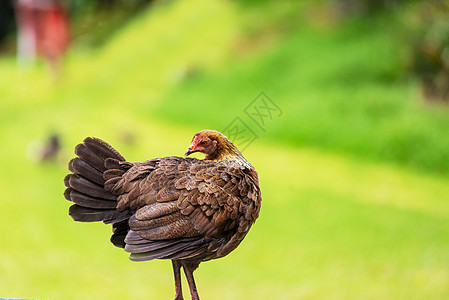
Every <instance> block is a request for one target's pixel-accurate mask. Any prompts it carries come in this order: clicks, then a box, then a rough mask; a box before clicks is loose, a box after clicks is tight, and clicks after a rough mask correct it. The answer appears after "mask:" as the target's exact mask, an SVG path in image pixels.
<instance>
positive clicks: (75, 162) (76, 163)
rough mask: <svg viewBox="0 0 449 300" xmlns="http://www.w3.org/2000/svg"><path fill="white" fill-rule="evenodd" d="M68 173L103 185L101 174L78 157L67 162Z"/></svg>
mask: <svg viewBox="0 0 449 300" xmlns="http://www.w3.org/2000/svg"><path fill="white" fill-rule="evenodd" d="M69 171H71V172H72V173H74V174H83V176H84V177H86V178H87V179H89V180H90V181H93V182H95V183H96V184H99V185H104V179H103V174H102V173H101V172H100V171H98V170H97V169H95V168H94V167H92V166H91V165H89V164H88V163H87V162H85V161H84V160H82V159H80V158H79V157H75V158H74V159H72V160H71V161H70V162H69Z"/></svg>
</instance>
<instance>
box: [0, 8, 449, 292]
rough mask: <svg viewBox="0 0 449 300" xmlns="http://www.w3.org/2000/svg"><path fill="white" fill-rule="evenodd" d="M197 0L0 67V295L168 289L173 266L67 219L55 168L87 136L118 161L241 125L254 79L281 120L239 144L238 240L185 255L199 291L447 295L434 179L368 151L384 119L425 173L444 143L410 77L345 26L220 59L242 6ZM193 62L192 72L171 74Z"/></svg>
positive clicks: (439, 120)
mask: <svg viewBox="0 0 449 300" xmlns="http://www.w3.org/2000/svg"><path fill="white" fill-rule="evenodd" d="M195 3H196V4H198V7H201V8H198V9H195V10H189V12H190V14H186V13H185V11H186V9H187V8H188V7H187V4H186V3H185V2H172V3H170V4H169V5H166V6H158V7H156V8H154V9H151V10H149V11H148V12H144V13H143V14H142V16H141V17H140V18H138V19H136V20H135V21H133V23H132V24H130V25H129V26H127V27H126V28H123V29H122V31H121V32H120V33H119V34H118V35H116V36H115V37H114V39H113V40H111V42H110V43H109V44H108V45H106V46H105V47H104V48H102V49H98V50H96V51H95V52H93V53H72V54H71V56H70V57H69V59H68V62H67V68H66V70H65V72H66V73H65V74H66V76H65V77H64V78H62V79H61V80H60V81H59V82H57V84H55V83H54V82H52V80H51V79H49V78H48V77H46V76H45V69H44V67H43V66H40V67H38V68H36V69H30V70H26V71H18V70H16V68H15V63H14V62H13V61H11V60H8V59H3V60H1V61H0V82H1V84H0V99H1V102H0V127H1V130H0V141H1V142H2V147H1V148H0V149H1V150H0V166H1V168H0V190H1V191H2V193H1V199H0V200H1V201H0V211H1V212H2V217H1V218H0V228H2V241H3V244H2V247H1V248H0V274H2V276H0V297H20V298H40V299H104V298H107V299H131V298H132V299H170V298H172V297H173V294H174V291H173V278H172V277H173V275H172V271H171V264H170V262H168V261H152V262H147V263H133V262H130V261H129V260H128V258H127V254H126V253H124V252H123V251H122V250H121V249H118V248H115V247H114V246H112V244H111V243H110V242H109V237H110V234H111V229H110V226H105V225H104V224H83V223H75V222H73V221H72V220H71V218H70V217H69V216H68V214H67V210H68V207H69V206H70V203H68V202H67V201H65V200H64V198H63V196H62V193H63V191H64V186H63V182H62V179H63V177H64V176H65V174H66V173H67V172H68V171H67V167H66V163H67V162H68V160H69V159H70V158H71V157H73V148H74V146H75V145H76V144H77V143H79V142H80V141H82V139H83V138H84V137H86V136H97V137H101V138H104V139H105V140H107V141H109V142H110V143H111V144H112V145H114V146H116V148H117V149H118V150H119V151H120V152H121V153H122V154H123V155H124V156H125V157H126V158H127V159H129V160H131V161H141V160H145V159H149V158H153V157H159V156H168V155H182V154H183V153H184V152H185V150H186V147H187V146H188V144H189V142H190V140H191V136H192V135H193V134H194V133H195V132H196V131H197V130H199V129H204V128H207V127H212V128H216V129H221V128H223V127H225V126H226V125H227V124H228V122H229V121H231V120H232V119H233V118H235V117H236V116H241V117H243V118H244V120H245V121H248V119H247V118H245V117H244V113H243V111H242V110H243V108H244V107H245V106H246V105H247V103H248V102H249V101H250V100H251V99H252V98H253V97H254V96H255V95H256V94H257V93H258V92H259V91H260V90H262V89H263V90H265V91H266V92H267V93H268V94H269V95H270V96H271V97H272V98H273V100H275V101H276V103H278V105H279V106H281V108H282V109H283V111H284V114H283V116H282V117H281V118H279V119H275V120H273V121H272V122H271V123H270V124H269V126H267V131H266V132H265V133H262V132H261V131H260V130H258V129H256V130H258V131H257V133H258V134H259V136H260V137H259V139H257V140H256V141H255V142H254V143H253V144H251V146H250V147H248V148H247V149H246V150H245V151H244V155H245V157H246V158H247V159H248V160H249V161H250V162H251V163H252V164H253V165H254V166H255V167H256V168H257V170H258V172H259V175H260V178H261V187H262V195H263V202H262V205H263V206H262V210H261V214H260V218H259V220H258V221H257V222H256V224H255V225H254V227H253V228H252V229H251V231H250V233H249V234H248V236H247V238H246V239H245V241H244V242H243V243H242V244H241V246H239V248H238V249H237V250H235V251H234V252H233V253H231V254H230V255H229V256H227V257H225V258H223V259H219V260H216V261H211V262H207V263H204V264H202V265H201V266H200V268H199V270H198V271H197V272H196V279H197V284H198V288H199V291H200V295H201V296H202V298H203V299H273V298H278V299H447V298H448V296H449V288H448V285H447V282H448V280H449V254H448V253H449V226H448V225H449V217H448V216H449V202H448V201H447V195H448V194H449V179H448V178H447V176H443V175H439V174H437V172H433V173H425V172H423V171H417V170H416V168H415V167H418V168H421V167H422V166H421V165H419V164H416V163H410V164H409V165H410V166H411V167H410V166H398V164H396V163H390V162H388V160H391V161H392V162H398V161H400V162H401V160H399V159H398V158H397V157H396V156H394V155H396V154H394V152H392V153H393V154H391V155H392V157H388V156H386V155H384V154H382V153H384V152H379V151H380V150H379V148H376V147H381V145H377V143H378V142H379V141H383V138H385V135H386V136H387V137H391V136H393V135H387V128H389V129H396V130H393V133H394V134H395V135H396V136H397V139H398V143H399V145H402V146H401V147H404V148H405V150H407V149H408V147H409V146H410V145H413V143H416V141H419V140H420V139H419V138H418V139H414V138H413V136H417V137H421V136H424V137H426V138H428V139H429V140H428V141H429V142H428V143H429V144H428V145H427V144H425V145H427V146H428V147H429V148H427V150H428V151H429V153H430V154H429V160H427V158H426V156H422V157H421V158H422V161H423V162H424V163H428V164H429V167H428V169H430V170H438V169H435V168H434V165H433V164H434V161H433V160H432V157H433V156H432V155H434V154H433V152H432V151H437V152H438V151H439V152H438V153H443V150H444V145H445V143H446V142H445V140H440V141H439V143H438V144H437V142H436V141H437V137H439V136H440V134H441V132H442V128H443V127H444V126H445V125H444V122H443V121H444V120H445V119H446V118H447V116H445V113H444V112H438V111H432V109H427V108H426V109H424V110H422V111H421V110H419V109H418V108H419V107H418V105H416V104H415V103H414V102H413V101H412V100H413V99H414V97H415V96H416V90H415V89H416V87H415V86H414V85H413V84H412V83H403V82H401V81H400V80H399V81H398V79H397V78H396V77H397V76H398V75H397V74H396V67H395V66H397V65H395V64H397V55H396V54H394V53H395V49H394V41H392V40H390V39H388V38H386V37H385V36H384V35H383V34H381V33H380V32H379V31H377V30H376V29H375V28H366V26H367V25H366V24H365V25H363V24H364V23H363V22H362V23H360V24H359V23H357V22H360V21H353V22H356V23H351V24H352V25H355V24H357V26H351V24H347V25H344V24H343V25H342V26H343V27H339V28H340V29H332V28H327V29H317V28H314V27H307V28H304V29H295V30H294V31H293V33H291V34H290V35H288V36H287V34H286V35H285V36H282V35H280V36H277V35H275V36H276V37H274V38H273V40H270V41H269V42H268V45H269V46H266V45H267V44H265V41H261V43H262V44H263V45H265V46H261V48H259V49H256V50H257V51H256V50H254V49H252V51H253V52H250V53H253V55H249V57H248V54H247V52H245V51H244V52H245V53H246V54H242V55H243V56H244V57H246V59H243V56H238V57H237V58H233V56H235V52H234V51H236V50H235V46H234V45H235V43H237V44H238V43H239V41H240V39H241V38H242V36H245V32H243V31H241V29H240V27H239V26H243V25H240V24H241V23H239V22H243V21H242V18H244V17H242V12H243V11H242V10H241V8H239V7H237V6H234V5H233V4H232V3H228V2H215V1H206V0H197V1H196V2H195ZM262 12H264V11H263V10H262ZM192 20H194V22H192ZM212 20H213V21H214V22H212ZM374 22H375V20H374ZM243 23H244V22H243ZM168 24H170V26H172V27H173V28H171V32H173V36H170V35H167V34H166V31H165V29H164V27H166V26H169V25H168ZM289 26H290V25H289ZM359 26H360V27H359ZM364 26H365V27H364ZM359 28H361V29H359ZM368 29H369V30H370V31H369V33H370V35H368V34H367V35H366V36H365V37H364V38H363V39H362V40H360V41H358V38H360V36H359V35H360V33H361V32H365V31H364V30H368ZM316 30H319V31H318V32H319V33H320V34H318V33H317V31H316ZM218 32H219V33H220V34H217V33H218ZM175 33H176V34H175ZM256 33H257V32H256ZM178 35H179V36H182V37H184V38H182V39H180V38H176V36H178ZM256 35H257V34H256ZM187 36H188V38H187ZM369 36H370V37H371V38H369ZM142 37H148V39H143V38H142ZM150 37H151V38H150ZM284 38H285V40H284ZM256 39H258V38H257V37H256ZM281 41H282V42H281ZM379 43H381V44H382V45H385V47H382V49H385V50H384V51H385V52H381V53H378V51H379V49H378V48H376V45H378V44H379ZM210 44H212V46H210V47H208V48H207V49H208V51H209V52H208V53H207V55H205V54H204V53H203V52H202V51H201V49H202V48H204V47H206V45H210ZM303 45H306V46H303ZM324 49H328V50H327V51H325V50H324ZM332 49H333V51H336V53H340V55H337V54H336V53H333V51H330V50H332ZM346 49H347V51H348V53H346V54H344V53H342V52H341V51H343V50H346ZM360 51H362V52H361V53H360ZM239 53H240V52H239ZM239 55H240V54H239ZM317 56H319V57H320V59H317V58H316V57H317ZM336 56H338V58H339V59H338V60H337V62H336V61H335V57H336ZM362 56H368V57H371V56H374V57H378V56H382V57H383V58H385V60H384V61H383V62H380V63H378V64H373V63H372V62H371V61H369V62H366V61H365V60H364V59H362ZM295 57H311V58H315V59H314V60H299V59H295ZM354 60H355V61H354ZM314 62H315V63H314ZM354 63H356V66H358V68H360V69H361V70H364V72H362V75H360V74H359V75H357V68H355V67H352V68H351V67H350V66H351V65H353V64H354ZM192 67H193V69H195V70H198V72H197V73H195V72H194V75H193V76H192V77H189V76H187V77H183V76H182V74H185V73H186V70H188V69H190V68H192ZM297 70H300V72H299V71H298V72H297ZM270 72H272V73H270ZM187 73H189V72H187ZM342 74H346V77H343V78H342V77H341V76H342ZM344 78H346V79H344ZM385 78H387V79H385ZM388 78H393V79H394V80H393V82H390V80H389V79H388ZM345 80H348V83H346V84H344V82H345ZM332 82H333V84H330V83H332ZM24 83H26V85H25V84H24ZM324 87H326V88H324ZM404 95H408V96H404ZM346 97H349V98H347V99H351V100H350V101H349V100H348V101H347V102H346V101H345V99H346ZM379 99H380V100H379ZM377 100H379V102H378V101H377ZM349 104H352V105H349ZM421 112H422V113H421ZM348 115H351V116H352V118H350V119H348ZM375 115H376V116H378V117H374V116H375ZM393 119H394V120H396V121H395V122H392V121H391V120H393ZM424 121H425V122H424ZM354 124H356V125H358V126H360V127H357V126H355V125H354ZM381 125H382V126H384V127H382V126H381ZM412 125H414V126H412ZM252 126H254V125H252ZM379 126H380V127H379ZM395 126H396V127H395ZM378 128H379V129H378ZM376 129H378V130H379V132H378V133H377V130H376ZM414 130H415V131H414ZM50 131H57V132H59V133H60V134H61V136H62V142H63V144H62V146H63V148H62V153H61V154H60V157H59V158H58V161H56V162H54V163H48V164H44V163H39V162H36V161H34V160H33V157H34V153H35V152H34V151H35V145H36V142H35V141H36V140H43V139H44V137H45V136H46V134H47V133H48V132H50ZM420 132H421V133H422V135H420V134H418V133H420ZM432 132H433V133H432ZM367 133H369V134H367ZM130 134H131V136H132V137H133V139H132V140H133V141H134V142H133V143H129V142H126V139H125V138H124V136H129V135H130ZM376 134H377V135H376ZM428 136H429V137H428ZM432 143H434V144H432ZM429 145H432V147H430V146H429ZM427 146H426V147H427ZM433 146H435V147H436V148H435V149H437V150H435V149H434V147H433ZM364 147H365V148H364ZM373 147H374V148H373ZM438 147H439V148H438ZM324 148H325V149H327V150H323V149H324ZM371 148H373V150H370V149H371ZM364 149H365V150H366V151H367V153H366V154H363V153H362V152H363V151H365V150H364ZM412 149H413V150H414V151H418V150H419V149H418V150H417V148H412ZM412 149H410V150H407V151H411V150H412ZM438 149H439V150H438ZM370 151H371V152H370ZM376 151H377V152H376ZM385 151H386V150H385ZM419 151H421V150H419ZM419 151H418V153H420V155H423V153H424V152H422V151H421V152H419ZM343 152H347V153H343ZM385 153H390V152H389V151H386V152H385ZM400 153H404V152H400ZM354 154H356V155H354ZM416 155H418V154H416ZM373 157H375V158H376V159H377V161H375V163H374V162H373V161H372V160H371V158H373ZM435 157H437V156H435ZM366 158H368V159H369V160H366ZM381 160H387V162H380V161H381ZM405 163H406V164H408V162H405ZM444 163H447V162H446V160H445V161H444ZM422 168H423V169H426V168H424V167H422ZM441 172H442V173H445V172H444V171H441ZM184 286H185V287H186V284H185V283H184ZM185 295H186V296H188V293H187V291H186V290H185Z"/></svg>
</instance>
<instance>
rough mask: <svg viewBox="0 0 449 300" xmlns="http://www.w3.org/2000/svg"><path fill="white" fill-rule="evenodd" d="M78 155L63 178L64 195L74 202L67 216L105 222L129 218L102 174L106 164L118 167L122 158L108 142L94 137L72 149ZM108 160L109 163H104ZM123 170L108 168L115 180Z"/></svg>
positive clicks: (105, 170)
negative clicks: (118, 206) (121, 209)
mask: <svg viewBox="0 0 449 300" xmlns="http://www.w3.org/2000/svg"><path fill="white" fill-rule="evenodd" d="M75 154H76V155H77V156H78V157H76V158H74V159H72V160H71V161H70V162H69V170H70V171H71V172H73V174H69V175H67V176H66V177H65V178H64V184H65V186H66V187H67V189H66V190H65V192H64V197H65V198H66V199H67V200H69V201H72V202H74V203H75V204H74V205H72V206H71V207H70V209H69V215H70V216H71V217H72V218H73V219H74V220H75V221H80V222H96V221H103V222H104V223H106V224H109V223H117V222H121V221H124V220H126V219H128V218H129V217H130V214H129V212H127V211H122V212H120V211H117V209H116V208H117V197H118V196H117V195H115V194H113V193H112V192H111V191H110V190H108V189H105V177H104V175H105V174H104V173H105V172H108V170H109V167H118V168H119V167H120V163H121V162H124V161H125V158H124V157H123V156H122V155H121V154H120V153H119V152H118V151H117V150H115V149H114V148H113V147H112V146H110V145H109V144H108V143H106V142H104V141H102V140H100V139H97V138H90V137H88V138H86V139H84V141H83V143H82V144H79V145H78V146H76V148H75ZM106 161H108V165H107V164H106ZM124 172H125V171H121V172H118V171H117V170H115V168H114V170H111V171H109V173H110V176H108V179H110V178H111V177H114V176H118V178H114V180H117V179H120V177H119V176H121V175H123V173H124Z"/></svg>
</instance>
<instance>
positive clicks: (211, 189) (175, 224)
mask: <svg viewBox="0 0 449 300" xmlns="http://www.w3.org/2000/svg"><path fill="white" fill-rule="evenodd" d="M108 172H110V174H111V177H112V178H111V179H109V180H114V176H113V175H114V174H116V173H117V174H120V172H116V171H108ZM105 185H106V186H108V181H107V182H106V184H105ZM110 191H111V192H112V193H114V194H118V195H119V197H118V210H130V211H133V212H135V214H134V216H133V217H131V219H130V221H129V227H130V229H131V231H130V233H129V234H132V235H135V234H137V235H138V236H140V237H141V238H142V240H143V241H145V240H147V241H148V242H147V243H144V242H142V241H140V242H139V243H137V244H135V243H132V244H130V245H133V246H129V247H128V248H127V251H128V252H131V253H143V252H145V251H144V249H153V248H157V249H159V248H158V246H157V245H156V246H155V245H153V244H154V243H156V244H157V243H158V242H162V241H168V240H177V239H182V238H201V239H203V240H202V241H203V242H202V244H201V245H202V246H201V248H202V249H203V251H199V252H198V251H197V250H198V248H195V249H196V252H195V253H200V252H201V253H202V254H204V253H205V252H207V251H209V250H211V248H210V245H211V243H212V241H213V240H214V241H216V240H220V243H219V244H220V247H217V245H216V244H217V243H212V244H214V247H213V248H214V249H215V250H214V251H218V253H220V256H222V255H226V254H227V253H229V252H230V251H232V250H233V249H234V248H235V247H236V246H237V245H238V244H239V243H240V241H241V240H242V239H243V237H244V236H245V235H246V233H247V231H248V230H249V227H250V226H251V224H252V223H253V222H254V220H255V219H256V218H257V216H258V213H259V209H260V190H259V187H258V178H257V173H256V172H255V170H254V169H247V168H246V167H244V166H241V165H239V164H238V163H236V162H230V161H223V162H211V161H200V160H197V159H192V158H187V159H186V158H180V157H166V158H160V159H155V160H150V161H146V162H143V163H135V164H133V166H132V167H131V168H130V169H129V170H128V171H127V172H126V173H125V174H123V175H121V176H120V179H119V180H118V181H116V182H114V185H113V186H111V188H110ZM224 237H225V238H224ZM128 240H130V241H131V240H132V239H128ZM194 240H195V242H196V241H197V240H196V239H194ZM125 242H126V240H125ZM148 243H150V244H151V245H148ZM185 243H186V245H185V247H184V248H183V249H184V250H185V249H187V248H188V249H191V250H189V251H184V250H183V251H181V250H179V249H178V248H179V247H180V245H179V244H177V243H174V244H173V249H171V248H170V247H171V246H167V245H165V244H164V247H163V248H164V249H165V250H164V251H159V250H158V251H156V252H154V250H151V254H148V255H147V256H144V255H143V256H142V255H140V254H139V255H140V256H139V259H142V257H147V258H148V259H152V258H162V257H163V255H165V256H167V255H168V256H170V255H171V256H173V255H175V252H176V253H178V252H179V253H178V254H177V256H176V257H184V258H185V257H187V256H188V255H191V253H192V251H193V248H192V246H193V245H190V246H189V245H188V244H189V243H188V242H187V241H186V242H185ZM139 245H140V246H139ZM174 245H176V247H175V246H174ZM181 248H182V247H181ZM125 249H126V248H125ZM170 249H171V250H170ZM175 249H177V250H176V251H175ZM208 249H209V250H208ZM170 251H172V252H170ZM159 252H160V255H159V254H157V253H159Z"/></svg>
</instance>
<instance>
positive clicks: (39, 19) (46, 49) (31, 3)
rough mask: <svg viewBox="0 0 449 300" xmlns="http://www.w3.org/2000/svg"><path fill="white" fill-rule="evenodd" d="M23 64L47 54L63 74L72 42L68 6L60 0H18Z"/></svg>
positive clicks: (54, 70)
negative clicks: (62, 65) (64, 57)
mask: <svg viewBox="0 0 449 300" xmlns="http://www.w3.org/2000/svg"><path fill="white" fill-rule="evenodd" d="M15 8H16V15H17V27H18V38H17V43H18V45H17V48H18V61H19V64H24V63H27V62H30V61H31V62H32V61H34V59H35V57H36V56H37V55H39V56H41V57H43V58H44V59H45V60H46V61H47V63H48V65H49V67H50V69H51V71H52V73H53V75H54V76H55V77H59V75H60V72H61V60H62V58H63V56H64V54H65V52H66V51H67V49H68V46H69V44H70V22H69V16H68V13H67V10H66V8H65V7H64V6H63V4H62V3H61V2H60V1H56V0H18V1H17V3H16V7H15Z"/></svg>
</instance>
